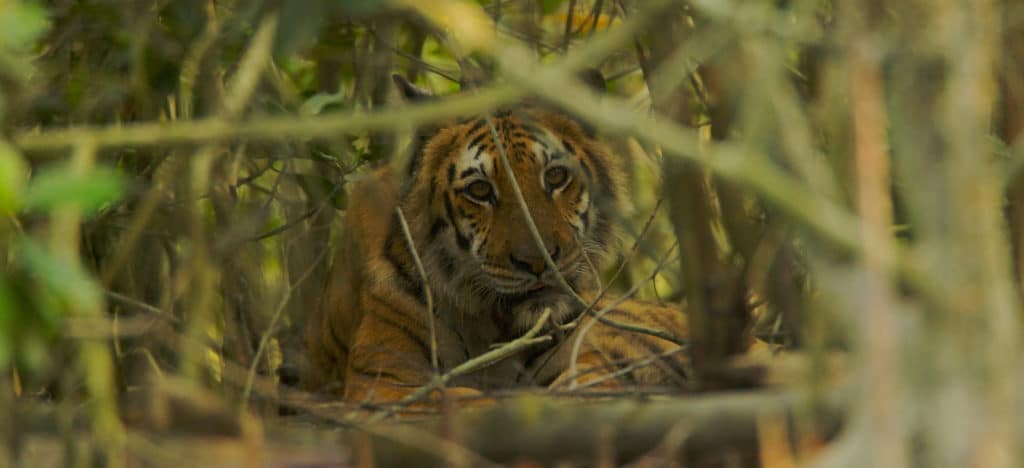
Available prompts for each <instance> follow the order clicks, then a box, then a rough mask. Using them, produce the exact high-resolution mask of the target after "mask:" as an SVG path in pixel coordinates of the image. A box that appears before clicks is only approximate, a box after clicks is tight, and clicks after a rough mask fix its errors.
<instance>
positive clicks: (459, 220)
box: [303, 105, 686, 402]
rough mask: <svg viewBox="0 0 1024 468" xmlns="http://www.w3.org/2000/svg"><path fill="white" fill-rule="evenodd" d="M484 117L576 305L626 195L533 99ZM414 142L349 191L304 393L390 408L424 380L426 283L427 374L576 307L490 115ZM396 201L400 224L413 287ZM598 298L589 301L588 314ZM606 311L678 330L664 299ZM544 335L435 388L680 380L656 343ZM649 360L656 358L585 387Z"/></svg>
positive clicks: (626, 336)
mask: <svg viewBox="0 0 1024 468" xmlns="http://www.w3.org/2000/svg"><path fill="white" fill-rule="evenodd" d="M491 122H492V124H493V126H494V129H495V130H496V132H497V135H498V136H499V139H500V141H501V146H502V147H503V148H504V150H505V152H506V155H507V157H508V160H509V163H510V164H511V166H512V174H511V176H512V177H514V178H515V180H516V181H517V183H518V185H519V187H520V188H521V190H522V195H523V198H524V199H525V201H526V205H527V206H528V207H529V211H530V215H531V218H532V219H533V220H534V222H535V224H536V226H537V228H538V230H539V231H540V236H541V238H542V240H543V243H544V247H545V248H546V249H547V250H548V254H549V255H550V257H551V258H552V260H553V261H554V263H555V264H556V266H557V267H558V268H557V269H558V272H559V273H561V275H562V277H564V278H565V280H566V281H567V282H568V284H569V285H571V286H572V287H573V288H574V289H575V290H577V291H579V292H580V294H581V295H583V296H584V298H586V299H587V300H590V299H591V298H593V295H594V293H595V292H594V289H595V285H594V275H595V274H596V273H595V271H594V265H600V263H601V262H600V260H601V259H602V258H603V257H607V256H609V255H608V253H609V252H611V251H612V250H613V248H612V239H613V237H614V235H615V219H616V216H617V215H618V211H619V210H621V207H622V204H623V200H624V198H625V196H626V193H625V191H626V190H625V184H624V176H623V164H622V161H621V160H620V159H619V158H617V157H614V156H613V155H611V154H610V153H609V152H608V150H607V149H606V148H605V147H604V146H603V145H601V144H600V143H599V142H598V141H597V140H596V139H595V138H593V137H592V136H591V135H589V134H588V133H587V132H586V131H585V130H584V128H583V127H581V126H580V125H579V124H578V123H577V122H576V121H574V120H573V119H571V118H569V117H567V116H565V115H564V114H562V113H559V112H555V111H551V110H548V109H545V108H543V107H538V106H529V105H522V106H516V107H513V108H509V109H504V110H500V111H498V112H496V113H495V114H494V116H493V118H492V119H491ZM420 141H421V142H422V145H421V146H420V147H419V148H418V149H417V150H416V151H415V154H414V155H413V158H412V160H411V162H410V166H409V168H408V170H407V171H405V172H404V173H400V172H398V171H395V170H393V169H390V168H383V169H378V170H376V171H374V172H372V173H370V174H369V175H367V176H366V177H365V178H364V179H363V180H361V181H360V182H358V183H357V184H356V185H355V187H353V188H352V190H351V191H350V196H349V202H348V209H347V212H346V217H345V222H344V231H343V232H344V234H343V238H342V239H341V242H340V245H339V247H338V252H337V255H336V258H335V261H334V266H333V269H334V270H333V272H332V276H331V280H330V283H329V284H328V285H327V287H326V288H325V292H324V296H323V298H322V306H321V307H320V310H319V311H318V314H317V316H316V317H314V319H313V320H311V321H310V324H309V327H308V332H307V340H306V342H307V354H308V358H309V363H310V366H308V369H307V370H306V372H304V376H303V380H304V382H305V385H306V386H307V387H308V388H311V389H314V390H318V391H328V392H332V393H336V394H340V395H342V396H343V398H344V399H346V400H349V401H371V402H391V401H396V400H399V399H401V398H402V397H404V396H406V395H408V394H409V393H411V392H413V391H415V390H416V389H417V388H418V387H420V386H422V385H424V384H426V383H427V382H429V381H430V379H431V378H432V376H433V375H434V369H433V367H432V363H431V336H430V332H429V329H430V328H429V325H428V311H427V301H426V293H425V290H424V287H426V288H429V290H430V292H431V295H432V298H433V311H434V319H435V322H436V332H435V337H436V343H437V347H436V351H437V356H438V361H439V371H440V372H444V371H446V370H449V369H451V368H453V367H454V366H457V365H459V364H460V363H463V362H465V361H466V360H467V359H470V358H472V357H474V356H477V355H480V354H482V353H484V352H486V351H488V350H489V349H490V348H491V347H492V346H493V345H494V344H496V343H501V342H505V341H509V340H512V339H514V338H516V337H518V336H519V335H520V334H522V333H523V332H524V331H525V330H527V329H528V328H529V327H530V326H531V325H532V324H533V323H534V322H535V321H536V320H537V318H538V317H540V316H541V313H542V312H543V311H544V310H545V309H549V310H551V312H552V315H551V322H552V324H550V325H549V326H548V329H549V330H553V331H557V330H558V329H559V327H558V326H557V325H561V324H565V323H568V322H570V321H573V320H574V319H576V318H579V317H580V314H581V313H582V311H583V309H584V308H583V307H582V306H581V305H580V304H579V303H578V301H577V300H576V299H575V298H573V297H572V295H570V294H569V293H568V292H566V291H565V290H563V289H562V288H561V287H560V286H559V282H558V281H557V277H556V275H555V274H554V272H553V271H552V270H551V269H549V268H548V266H547V264H546V262H545V259H544V257H543V255H542V254H541V251H540V248H539V247H538V244H537V242H535V240H534V238H533V237H532V235H531V233H530V231H529V230H528V228H527V222H526V219H525V217H524V213H523V212H522V209H521V207H520V205H519V204H518V203H517V202H516V199H515V197H514V196H513V187H512V183H511V181H510V178H509V174H507V173H506V171H505V170H504V167H503V165H502V162H501V160H500V158H499V148H498V145H497V144H496V143H495V141H494V138H493V137H492V133H491V127H490V126H489V125H488V120H487V119H485V118H476V119H468V120H461V121H456V122H452V123H449V124H445V125H441V126H439V127H438V128H436V129H434V130H433V131H432V132H430V133H429V134H426V135H423V136H422V139H421V140H420ZM396 207H400V208H401V210H402V212H403V213H404V216H405V218H406V219H407V220H408V225H409V230H410V233H411V237H412V240H413V241H414V243H415V246H416V249H417V253H418V256H419V257H420V258H421V259H422V262H423V264H424V267H425V269H426V272H427V275H426V276H427V281H426V283H424V282H423V281H422V279H421V276H420V274H419V273H418V270H417V268H416V266H415V263H414V257H413V256H412V254H411V253H410V251H409V248H408V245H407V242H406V238H405V236H404V235H403V233H402V230H401V228H400V225H399V223H398V220H397V216H396V215H395V208H396ZM611 303H612V299H603V300H602V301H601V302H600V303H599V304H597V305H596V306H595V309H597V310H600V309H601V308H603V307H605V306H607V305H608V304H611ZM606 317H608V318H611V319H614V320H617V321H620V322H629V323H634V324H639V325H643V326H646V327H650V328H657V329H659V330H664V331H667V332H669V333H673V334H675V335H676V336H685V332H686V325H685V322H684V318H683V316H682V313H681V310H679V308H677V307H667V306H658V305H654V304H647V303H643V302H640V301H635V300H628V301H625V302H624V303H622V304H620V305H618V306H617V307H615V308H614V310H613V311H611V312H609V313H608V314H607V315H606ZM589 320H591V319H590V318H583V319H582V320H580V321H579V322H581V323H582V324H586V323H587V322H588V321H589ZM584 329H589V331H588V333H587V335H586V337H585V340H584V342H583V346H582V348H581V350H580V352H579V355H578V360H577V363H576V364H577V365H576V366H575V370H576V371H578V372H580V373H581V374H580V375H577V376H573V375H570V374H569V373H570V371H571V370H572V369H573V366H571V365H570V362H569V361H570V357H571V354H572V353H571V348H572V343H573V342H574V341H575V339H576V337H577V335H578V334H579V333H582V330H584ZM555 334H556V335H557V333H555ZM553 341H554V343H553V344H549V345H546V346H545V345H539V346H537V347H535V348H533V349H529V350H526V351H524V352H522V353H520V354H519V355H517V356H515V357H513V358H509V359H506V360H504V361H502V362H499V363H496V364H494V365H492V366H489V367H487V368H485V369H483V370H481V371H478V372H476V373H473V374H470V375H466V376H462V377H460V378H458V379H456V380H455V381H454V382H452V386H451V387H449V388H448V389H446V392H447V393H449V394H452V395H468V394H475V393H477V392H478V391H480V390H487V389H497V388H511V387H517V386H523V385H552V384H554V385H562V384H564V383H567V382H570V381H572V380H573V378H574V377H577V381H578V382H588V381H592V382H601V384H602V385H618V384H622V383H630V382H635V383H664V382H666V381H668V382H672V381H678V380H679V379H681V378H682V374H683V368H684V364H685V360H684V358H683V353H678V352H677V353H674V354H672V353H670V352H671V351H672V350H673V349H674V348H677V345H676V344H674V343H672V342H669V341H666V340H663V339H660V338H656V337H652V336H649V335H641V334H636V333H630V332H625V331H622V330H619V329H617V328H614V327H611V326H608V325H605V324H600V323H599V324H596V325H595V326H593V327H587V326H579V327H577V328H575V330H574V331H572V332H571V333H569V334H568V336H558V339H556V340H553ZM666 354H668V355H666ZM658 355H661V357H660V358H659V359H654V361H655V364H654V365H651V366H646V367H642V368H639V369H637V370H633V371H631V372H627V373H623V375H621V376H617V377H616V378H611V379H607V380H599V379H601V378H602V377H601V376H602V375H605V374H607V373H608V372H612V371H614V370H616V369H621V368H623V367H624V366H625V365H627V364H628V363H630V362H632V361H634V360H636V359H639V358H647V357H650V356H658Z"/></svg>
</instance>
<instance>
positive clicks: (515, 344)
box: [370, 308, 551, 422]
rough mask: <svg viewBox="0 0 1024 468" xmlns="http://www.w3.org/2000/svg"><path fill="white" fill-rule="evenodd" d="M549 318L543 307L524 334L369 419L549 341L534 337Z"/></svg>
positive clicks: (378, 418)
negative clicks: (454, 380)
mask: <svg viewBox="0 0 1024 468" xmlns="http://www.w3.org/2000/svg"><path fill="white" fill-rule="evenodd" d="M549 318H551V309H550V308H545V309H544V312H543V313H542V314H541V315H540V317H538V318H537V321H536V322H535V323H534V324H533V327H531V328H530V329H529V330H528V331H527V332H526V333H525V334H523V336H520V337H519V338H516V339H514V340H512V341H509V342H508V343H506V344H505V345H504V346H502V347H500V348H497V349H492V350H490V351H488V352H486V353H483V354H481V355H479V356H477V357H475V358H472V359H469V360H467V361H466V362H463V363H462V364H459V365H458V366H455V367H454V368H452V370H450V371H448V372H445V373H444V374H442V375H440V376H437V377H434V379H433V380H432V381H430V382H429V383H427V384H426V385H424V386H422V387H420V388H418V389H416V391H414V392H412V393H410V394H409V395H407V396H406V397H405V398H402V399H401V400H399V401H398V402H397V403H395V404H394V405H393V406H392V407H391V408H390V409H389V410H388V411H386V412H381V413H377V414H376V415H374V417H372V418H370V421H371V422H373V421H379V420H381V419H384V418H387V417H389V416H391V415H393V414H395V412H396V411H397V410H399V409H401V408H404V407H406V406H409V405H411V404H413V403H415V402H417V401H419V400H420V399H422V398H423V397H425V396H427V395H428V394H430V392H433V391H434V390H437V389H439V388H443V387H444V386H445V385H446V384H447V383H448V382H449V381H450V380H451V379H453V378H455V377H459V376H461V375H465V374H468V373H470V372H475V371H478V370H480V369H483V368H485V367H488V366H490V365H492V364H494V363H496V362H498V361H500V360H502V359H505V358H507V357H509V356H511V355H513V354H516V353H518V352H519V351H522V350H523V349H525V348H528V347H530V346H533V345H535V344H538V343H542V342H546V341H550V340H551V337H550V336H547V337H544V338H545V339H544V340H543V341H539V340H535V339H534V337H535V336H537V334H538V333H540V331H541V330H543V329H544V325H546V324H547V323H548V319H549Z"/></svg>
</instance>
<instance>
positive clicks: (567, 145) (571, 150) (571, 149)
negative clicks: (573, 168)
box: [562, 140, 576, 154]
mask: <svg viewBox="0 0 1024 468" xmlns="http://www.w3.org/2000/svg"><path fill="white" fill-rule="evenodd" d="M562 146H564V147H565V150H566V151H568V152H569V154H576V147H575V146H573V145H572V144H571V143H569V142H568V141H567V140H562Z"/></svg>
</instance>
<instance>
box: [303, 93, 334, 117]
mask: <svg viewBox="0 0 1024 468" xmlns="http://www.w3.org/2000/svg"><path fill="white" fill-rule="evenodd" d="M344 102H345V91H344V90H342V91H338V92H336V93H333V94H332V93H316V94H314V95H312V96H310V97H309V99H306V102H303V103H302V105H301V106H299V115H301V116H303V117H306V116H314V115H319V114H320V113H321V112H323V110H324V108H325V107H327V106H330V105H332V104H341V103H344Z"/></svg>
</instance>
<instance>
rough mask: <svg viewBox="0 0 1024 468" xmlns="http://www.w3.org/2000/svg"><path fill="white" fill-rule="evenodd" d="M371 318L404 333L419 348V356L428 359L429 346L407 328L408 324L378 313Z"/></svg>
mask: <svg viewBox="0 0 1024 468" xmlns="http://www.w3.org/2000/svg"><path fill="white" fill-rule="evenodd" d="M378 300H379V299H378ZM371 312H372V311H371ZM373 316H374V318H376V319H377V320H380V321H381V323H383V324H385V325H389V326H391V327H392V328H395V329H397V330H399V331H401V332H402V333H404V334H405V336H408V337H409V339H411V340H412V341H413V342H414V343H416V346H417V347H418V348H420V352H421V353H422V354H421V355H422V356H425V357H429V356H430V345H428V344H427V341H426V340H425V339H424V338H423V337H422V336H419V335H418V334H417V333H416V332H415V330H413V329H411V328H409V326H408V324H405V323H402V322H398V321H396V320H394V319H392V318H391V317H388V316H386V315H383V314H380V313H374V314H373Z"/></svg>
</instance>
